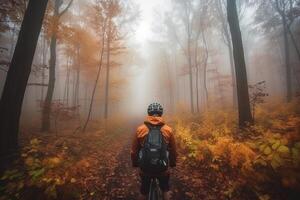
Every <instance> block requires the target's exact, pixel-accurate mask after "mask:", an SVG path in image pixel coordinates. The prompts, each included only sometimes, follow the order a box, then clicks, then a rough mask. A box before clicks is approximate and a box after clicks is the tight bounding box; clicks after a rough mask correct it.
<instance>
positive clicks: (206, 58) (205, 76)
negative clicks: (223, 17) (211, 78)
mask: <svg viewBox="0 0 300 200" xmlns="http://www.w3.org/2000/svg"><path fill="white" fill-rule="evenodd" d="M202 39H203V43H204V47H205V60H204V67H203V70H204V71H203V87H204V91H205V99H206V107H207V108H209V102H208V89H207V62H208V47H207V41H206V36H205V33H204V31H203V32H202Z"/></svg>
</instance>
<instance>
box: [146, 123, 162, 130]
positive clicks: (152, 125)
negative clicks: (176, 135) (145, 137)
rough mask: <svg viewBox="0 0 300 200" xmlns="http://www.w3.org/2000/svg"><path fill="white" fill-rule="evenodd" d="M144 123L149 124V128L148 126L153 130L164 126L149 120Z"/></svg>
mask: <svg viewBox="0 0 300 200" xmlns="http://www.w3.org/2000/svg"><path fill="white" fill-rule="evenodd" d="M144 124H145V125H146V126H147V128H148V129H149V130H152V129H159V130H161V128H162V127H163V125H162V124H159V125H154V124H151V123H149V122H144Z"/></svg>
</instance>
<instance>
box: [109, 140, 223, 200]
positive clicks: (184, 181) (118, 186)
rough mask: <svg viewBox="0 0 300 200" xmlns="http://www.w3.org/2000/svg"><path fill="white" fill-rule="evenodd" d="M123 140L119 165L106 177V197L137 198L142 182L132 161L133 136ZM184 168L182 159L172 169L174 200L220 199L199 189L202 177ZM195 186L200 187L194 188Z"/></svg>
mask: <svg viewBox="0 0 300 200" xmlns="http://www.w3.org/2000/svg"><path fill="white" fill-rule="evenodd" d="M121 142H122V148H121V150H120V151H119V153H118V155H117V156H116V162H117V165H116V166H115V167H114V168H113V169H112V173H111V175H110V176H109V177H107V178H106V187H105V190H106V192H105V193H106V196H105V199H110V200H121V199H123V200H135V199H138V195H139V186H140V183H139V176H138V169H134V168H132V166H131V161H130V146H131V137H129V135H128V136H126V137H125V138H122V141H121ZM183 170H184V166H183V163H182V162H180V161H179V162H178V166H177V167H176V169H172V170H171V180H170V185H171V190H172V191H171V194H172V199H173V200H189V199H200V198H201V199H218V198H216V197H215V198H210V195H208V194H207V193H206V192H205V191H201V190H199V189H201V187H203V185H202V183H203V182H202V181H201V180H200V178H201V177H199V176H198V177H191V176H193V175H194V174H191V173H190V174H189V175H188V174H187V172H184V171H183ZM198 175H199V174H198ZM191 182H193V187H191ZM195 182H196V183H195ZM197 183H198V185H197ZM195 186H197V187H198V188H194V187H195Z"/></svg>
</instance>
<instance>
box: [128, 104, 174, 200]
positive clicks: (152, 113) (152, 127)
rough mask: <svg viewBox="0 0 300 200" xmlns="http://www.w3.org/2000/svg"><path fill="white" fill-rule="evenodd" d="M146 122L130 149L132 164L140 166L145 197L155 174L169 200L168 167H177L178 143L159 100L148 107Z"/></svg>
mask: <svg viewBox="0 0 300 200" xmlns="http://www.w3.org/2000/svg"><path fill="white" fill-rule="evenodd" d="M147 111H148V116H147V118H146V121H145V122H144V123H143V124H142V125H140V126H139V127H138V128H137V131H136V133H135V135H134V139H133V143H132V148H131V161H132V165H133V167H139V168H140V178H141V188H140V192H141V194H142V196H143V197H142V198H143V199H146V197H147V195H148V194H149V189H150V182H151V178H152V177H156V178H157V179H158V181H159V187H160V189H161V191H162V192H163V197H164V200H169V199H170V194H169V190H170V185H169V179H170V172H169V167H175V166H176V157H177V153H176V146H175V139H174V135H173V131H172V129H171V127H169V126H168V125H166V124H165V122H164V120H163V118H162V114H163V107H162V106H161V105H160V104H159V103H152V104H150V105H149V106H148V110H147Z"/></svg>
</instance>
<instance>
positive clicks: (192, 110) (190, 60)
mask: <svg viewBox="0 0 300 200" xmlns="http://www.w3.org/2000/svg"><path fill="white" fill-rule="evenodd" d="M188 35H189V37H188V44H187V45H188V64H189V83H190V101H191V112H192V113H194V95H193V91H194V88H193V66H192V53H191V40H190V33H188Z"/></svg>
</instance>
